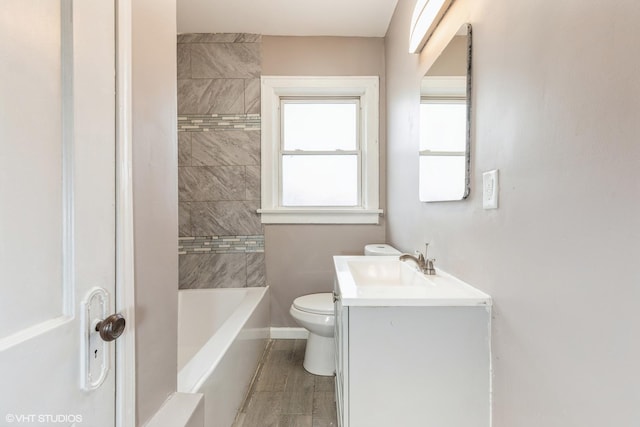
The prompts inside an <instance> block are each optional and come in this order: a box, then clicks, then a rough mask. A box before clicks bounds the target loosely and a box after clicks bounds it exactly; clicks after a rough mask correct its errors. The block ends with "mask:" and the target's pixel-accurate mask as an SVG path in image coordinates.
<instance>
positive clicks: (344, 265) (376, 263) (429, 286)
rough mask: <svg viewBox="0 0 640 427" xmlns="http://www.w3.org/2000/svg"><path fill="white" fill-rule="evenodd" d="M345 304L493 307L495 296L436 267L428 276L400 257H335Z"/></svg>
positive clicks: (341, 295) (337, 274) (340, 290)
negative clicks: (402, 260) (432, 273)
mask: <svg viewBox="0 0 640 427" xmlns="http://www.w3.org/2000/svg"><path fill="white" fill-rule="evenodd" d="M333 262H334V266H335V272H336V282H337V289H338V290H339V293H340V299H341V302H342V305H344V306H365V307H366V306H372V307H383V306H390V307H397V306H441V307H443V306H445V307H446V306H448V307H456V306H490V305H491V297H490V296H489V295H487V294H486V293H484V292H482V291H480V290H478V289H476V288H474V287H473V286H471V285H469V284H467V283H465V282H463V281H462V280H459V279H457V278H455V277H453V276H451V275H450V274H448V273H446V272H444V271H442V270H440V269H438V268H436V274H435V275H433V276H427V275H424V274H423V273H421V272H419V271H418V270H417V269H416V268H415V265H414V264H413V263H412V262H411V261H408V262H401V261H399V260H398V257H397V256H377V257H371V256H334V257H333Z"/></svg>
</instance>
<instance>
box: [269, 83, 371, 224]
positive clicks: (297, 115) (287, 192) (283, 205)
mask: <svg viewBox="0 0 640 427" xmlns="http://www.w3.org/2000/svg"><path fill="white" fill-rule="evenodd" d="M262 117H263V121H262V208H261V209H260V210H259V212H260V213H261V216H262V222H263V223H343V224H353V223H367V224H375V223H378V218H379V215H380V213H381V212H382V211H381V210H379V209H378V78H377V77H263V78H262Z"/></svg>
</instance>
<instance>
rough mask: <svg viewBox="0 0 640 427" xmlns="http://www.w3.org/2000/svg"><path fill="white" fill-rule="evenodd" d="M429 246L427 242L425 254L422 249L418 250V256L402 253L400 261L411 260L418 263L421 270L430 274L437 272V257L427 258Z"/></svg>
mask: <svg viewBox="0 0 640 427" xmlns="http://www.w3.org/2000/svg"><path fill="white" fill-rule="evenodd" d="M428 248H429V244H428V243H425V250H424V255H423V254H422V253H421V252H420V251H416V255H417V256H414V255H410V254H402V255H400V258H399V260H400V261H407V260H411V261H413V262H415V263H416V265H417V266H418V270H420V272H422V273H423V274H426V275H428V276H433V275H435V274H436V269H435V267H434V266H433V263H434V262H435V259H427V258H425V255H426V253H427V249H428Z"/></svg>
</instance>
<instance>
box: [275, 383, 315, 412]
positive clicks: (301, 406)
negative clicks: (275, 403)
mask: <svg viewBox="0 0 640 427" xmlns="http://www.w3.org/2000/svg"><path fill="white" fill-rule="evenodd" d="M313 396H314V394H313V388H311V389H310V390H308V391H306V392H304V393H300V392H284V393H282V409H281V410H282V413H283V414H304V415H311V413H312V410H313V401H314V398H313Z"/></svg>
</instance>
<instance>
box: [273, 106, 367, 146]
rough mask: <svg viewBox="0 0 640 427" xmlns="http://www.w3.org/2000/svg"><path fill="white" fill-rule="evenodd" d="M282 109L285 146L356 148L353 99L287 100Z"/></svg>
mask: <svg viewBox="0 0 640 427" xmlns="http://www.w3.org/2000/svg"><path fill="white" fill-rule="evenodd" d="M282 109H283V117H284V119H283V129H282V136H283V140H284V142H283V147H284V149H285V150H308V151H313V150H315V151H331V150H355V149H357V144H356V138H357V126H356V124H357V105H356V103H355V102H353V103H333V104H332V103H324V102H322V103H288V102H285V103H284V104H283V106H282Z"/></svg>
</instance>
